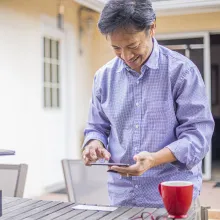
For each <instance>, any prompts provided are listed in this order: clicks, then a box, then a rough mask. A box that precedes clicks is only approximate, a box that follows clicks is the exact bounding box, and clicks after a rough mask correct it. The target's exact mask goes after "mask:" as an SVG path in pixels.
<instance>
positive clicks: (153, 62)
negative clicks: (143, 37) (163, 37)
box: [144, 38, 159, 69]
mask: <svg viewBox="0 0 220 220" xmlns="http://www.w3.org/2000/svg"><path fill="white" fill-rule="evenodd" d="M144 66H147V67H148V68H150V69H158V66H159V45H158V43H157V40H156V39H155V38H153V51H152V53H151V55H150V57H149V58H148V60H147V62H146V63H145V64H144Z"/></svg>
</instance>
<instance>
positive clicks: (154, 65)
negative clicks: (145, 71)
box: [117, 38, 159, 72]
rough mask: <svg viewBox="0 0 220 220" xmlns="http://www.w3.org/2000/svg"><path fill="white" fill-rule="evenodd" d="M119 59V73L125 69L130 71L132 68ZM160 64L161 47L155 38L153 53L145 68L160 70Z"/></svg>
mask: <svg viewBox="0 0 220 220" xmlns="http://www.w3.org/2000/svg"><path fill="white" fill-rule="evenodd" d="M118 59H119V66H118V70H117V72H121V71H122V70H123V69H127V70H130V68H129V67H128V66H127V65H126V63H125V62H124V61H123V60H122V59H120V58H118ZM158 64H159V45H158V42H157V40H156V39H155V38H153V51H152V53H151V55H150V57H149V59H148V60H147V61H146V63H144V65H143V66H146V67H148V68H150V69H158V66H159V65H158Z"/></svg>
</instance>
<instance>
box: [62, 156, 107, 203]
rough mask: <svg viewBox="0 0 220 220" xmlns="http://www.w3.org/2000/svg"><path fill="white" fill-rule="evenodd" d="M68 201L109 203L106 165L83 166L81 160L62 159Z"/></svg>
mask: <svg viewBox="0 0 220 220" xmlns="http://www.w3.org/2000/svg"><path fill="white" fill-rule="evenodd" d="M62 165H63V173H64V178H65V183H66V189H67V193H68V199H69V201H70V202H75V203H81V204H93V205H94V204H98V205H109V204H110V202H109V198H108V190H107V178H108V174H107V167H105V166H85V165H84V163H83V162H82V160H67V159H65V160H62Z"/></svg>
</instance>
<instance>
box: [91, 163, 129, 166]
mask: <svg viewBox="0 0 220 220" xmlns="http://www.w3.org/2000/svg"><path fill="white" fill-rule="evenodd" d="M90 165H100V166H119V167H129V166H130V165H129V164H126V163H90Z"/></svg>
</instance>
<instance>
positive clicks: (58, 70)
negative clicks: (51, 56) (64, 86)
mask: <svg viewBox="0 0 220 220" xmlns="http://www.w3.org/2000/svg"><path fill="white" fill-rule="evenodd" d="M57 83H60V66H59V65H57Z"/></svg>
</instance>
